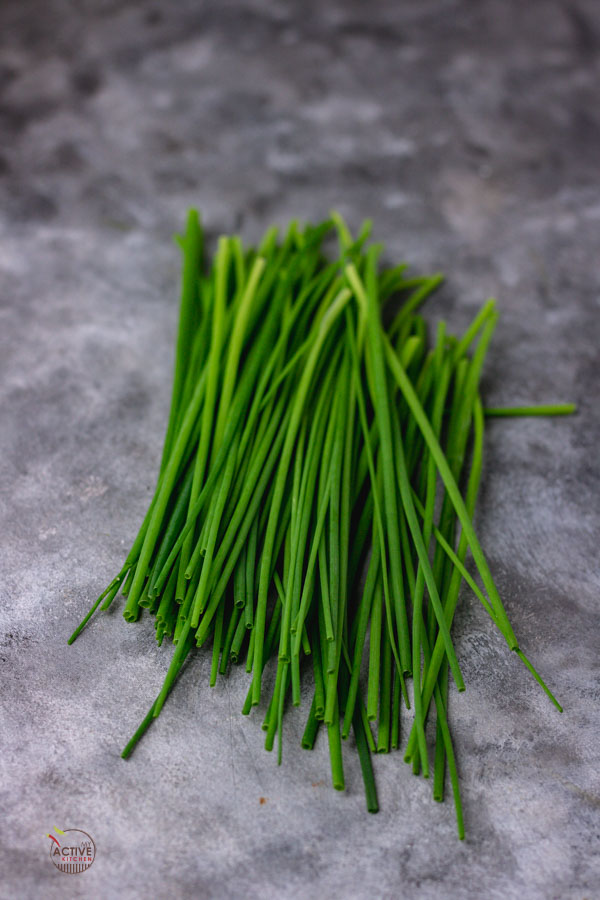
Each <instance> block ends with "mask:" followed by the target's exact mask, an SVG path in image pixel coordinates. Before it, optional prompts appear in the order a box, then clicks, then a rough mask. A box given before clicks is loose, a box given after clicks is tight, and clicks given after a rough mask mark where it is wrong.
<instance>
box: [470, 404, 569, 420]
mask: <svg viewBox="0 0 600 900" xmlns="http://www.w3.org/2000/svg"><path fill="white" fill-rule="evenodd" d="M576 412H577V404H576V403H550V404H543V403H540V404H538V405H535V406H486V407H484V410H483V414H484V416H487V417H499V416H509V417H511V416H517V417H518V416H571V415H573V413H576Z"/></svg>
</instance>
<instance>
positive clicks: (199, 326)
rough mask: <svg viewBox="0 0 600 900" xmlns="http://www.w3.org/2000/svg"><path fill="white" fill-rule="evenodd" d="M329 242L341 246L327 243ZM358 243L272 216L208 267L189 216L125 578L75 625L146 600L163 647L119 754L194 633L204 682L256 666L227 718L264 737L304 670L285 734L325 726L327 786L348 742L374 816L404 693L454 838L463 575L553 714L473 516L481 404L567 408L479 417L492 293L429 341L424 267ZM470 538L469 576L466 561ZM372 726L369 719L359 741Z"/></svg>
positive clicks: (419, 758)
mask: <svg viewBox="0 0 600 900" xmlns="http://www.w3.org/2000/svg"><path fill="white" fill-rule="evenodd" d="M332 234H335V235H337V238H338V243H339V253H338V257H337V259H335V260H330V259H328V257H327V255H326V252H325V250H324V244H325V243H326V242H327V241H328V239H329V238H330V237H331V235H332ZM369 235H370V223H368V222H367V223H365V224H364V225H363V227H362V228H361V230H360V232H359V234H358V236H357V237H356V238H353V237H352V235H351V234H350V232H349V230H348V228H347V226H346V224H345V223H344V221H343V220H342V219H341V217H340V216H339V215H338V214H336V213H334V214H332V216H331V218H330V219H328V220H327V221H325V222H323V223H321V224H319V225H317V226H310V225H309V226H305V227H301V226H300V224H299V223H298V222H296V221H293V222H292V223H291V224H290V225H289V227H288V229H287V231H286V232H285V234H284V235H283V237H281V238H280V236H279V233H278V231H277V230H276V229H274V228H271V229H269V230H268V231H267V233H266V234H265V235H264V237H263V239H262V241H261V242H260V244H259V246H258V247H256V248H247V247H244V245H243V244H242V241H241V240H240V239H239V238H238V237H222V238H220V240H219V242H218V247H217V250H216V253H215V255H214V258H213V259H212V260H211V261H210V263H209V262H208V261H207V260H206V258H205V248H204V240H203V233H202V229H201V225H200V221H199V217H198V214H197V213H196V211H194V210H191V211H190V213H189V215H188V220H187V228H186V232H185V235H184V236H183V237H181V238H179V243H180V246H181V249H182V251H183V278H182V294H181V310H180V319H179V331H178V338H177V350H176V362H175V375H174V380H173V393H172V401H171V412H170V416H169V422H168V426H167V432H166V436H165V442H164V449H163V454H162V460H161V465H160V471H159V475H158V480H157V485H156V490H155V492H154V496H153V498H152V502H151V503H150V506H149V508H148V512H147V514H146V516H145V518H144V521H143V522H142V525H141V528H140V530H139V533H138V535H137V537H136V539H135V541H134V543H133V546H132V548H131V550H130V552H129V554H128V556H127V559H126V560H125V563H124V565H123V567H122V569H121V571H120V572H119V573H118V575H117V576H116V577H115V578H114V579H113V580H112V581H111V583H110V584H109V585H108V587H107V588H106V590H105V591H104V592H103V593H102V594H101V595H100V597H99V598H98V600H97V601H96V603H95V604H94V605H93V607H92V609H91V610H90V612H89V613H88V614H87V615H86V617H85V618H84V620H83V621H82V623H81V624H80V625H79V626H78V628H77V629H76V630H75V632H74V633H73V635H72V636H71V638H70V639H69V643H71V642H72V641H73V640H75V638H76V637H77V636H78V634H79V633H80V631H81V630H82V629H83V627H84V626H85V624H86V623H87V621H88V620H89V618H90V617H91V616H92V615H93V613H94V611H95V610H96V609H97V607H98V606H100V608H101V609H107V608H108V607H109V606H110V605H111V603H112V602H113V601H114V600H115V598H116V596H117V595H118V594H119V592H120V593H121V594H122V595H123V597H124V598H126V599H125V606H124V610H123V615H124V618H125V619H126V621H128V622H135V621H137V620H138V619H139V618H140V616H141V615H142V613H143V610H147V611H148V613H149V614H150V615H151V616H153V617H154V623H155V628H156V638H157V641H158V643H159V645H160V644H162V642H163V640H164V639H165V637H166V638H167V639H168V640H170V641H172V642H173V644H174V646H175V651H174V653H173V657H172V660H171V664H170V666H169V670H168V673H167V676H166V679H165V682H164V685H163V687H162V689H161V691H160V693H159V694H158V696H157V698H156V700H155V701H154V703H153V704H152V706H151V708H150V710H149V712H148V714H147V716H146V718H145V719H144V721H143V722H142V723H141V725H140V726H139V728H138V729H137V731H136V732H135V734H134V735H133V737H132V738H131V740H130V741H129V743H128V744H127V746H126V747H125V749H124V751H123V754H122V755H123V756H124V757H127V756H129V754H130V753H131V752H132V750H133V748H134V746H135V745H136V743H137V742H138V741H139V739H140V738H141V737H142V735H143V734H144V732H145V731H146V730H147V728H148V727H149V725H150V724H151V723H152V721H153V720H154V719H155V718H156V717H157V716H158V715H159V714H160V711H161V709H162V706H163V704H164V702H165V699H166V697H167V695H168V693H169V691H170V690H171V688H172V687H173V685H174V683H175V680H176V678H177V675H178V673H179V671H180V669H181V667H182V665H183V663H184V661H185V659H186V658H187V656H188V655H189V654H190V653H191V652H193V650H194V648H197V647H202V646H203V645H205V644H206V645H207V646H210V647H211V654H212V665H211V676H210V684H211V686H212V685H214V684H215V683H216V679H217V677H218V675H219V674H221V675H224V674H226V673H227V671H228V667H229V666H230V665H231V664H234V665H235V664H241V663H244V662H245V668H246V671H247V672H248V673H249V675H251V681H250V685H249V690H248V694H247V697H246V701H245V703H244V706H243V710H242V711H243V713H244V714H248V713H249V712H250V710H251V708H252V707H253V706H257V705H258V704H259V703H261V702H263V673H264V670H265V667H266V666H267V665H268V664H269V663H270V661H271V660H272V663H271V665H273V667H274V669H275V678H274V687H273V689H272V692H271V695H270V697H268V698H265V699H264V705H265V708H266V712H265V715H264V720H263V728H264V730H265V732H266V737H265V744H266V747H267V749H269V750H270V749H272V748H273V747H274V745H275V740H276V739H277V754H278V761H279V762H281V759H282V719H283V716H284V714H285V713H286V711H287V710H288V709H289V706H290V700H291V706H292V707H295V706H300V705H301V690H300V685H301V679H302V678H306V679H309V680H310V681H311V683H312V701H311V705H310V709H309V711H308V717H307V720H306V728H305V731H304V735H303V738H302V746H303V747H305V748H307V749H311V748H312V747H313V746H314V743H315V740H316V738H317V734H318V732H319V730H320V729H321V727H323V729H324V731H325V732H326V739H327V741H328V744H329V753H330V760H331V779H332V783H333V786H334V787H335V788H336V789H338V790H343V789H344V766H343V753H342V744H343V741H345V740H346V739H347V738H348V737H349V735H350V733H351V732H352V733H353V734H354V738H355V743H356V749H357V751H358V755H359V759H360V765H361V770H362V774H363V779H364V784H365V794H366V803H367V809H368V810H369V811H370V812H376V811H377V809H378V800H377V793H376V788H375V780H374V774H373V768H372V762H371V754H372V753H374V752H383V753H387V752H389V751H390V750H391V749H397V748H398V747H399V745H400V738H401V723H400V719H401V706H402V704H403V703H404V704H405V705H406V707H407V708H408V707H409V694H408V690H407V679H408V678H410V677H411V678H412V683H413V684H412V694H413V698H414V699H413V706H414V711H413V720H412V727H411V730H410V733H409V735H408V739H407V743H406V750H405V759H406V760H407V761H408V762H410V763H411V765H412V767H413V771H414V772H415V773H418V772H422V774H423V775H424V776H425V777H428V776H429V774H430V762H431V761H430V759H429V752H428V746H427V742H426V737H425V727H426V722H427V720H428V718H429V717H430V716H433V715H435V729H436V739H435V750H434V754H433V795H434V798H435V799H436V800H442V799H443V797H444V781H445V777H446V773H448V775H449V778H450V783H451V788H452V793H453V798H454V802H455V807H456V816H457V826H458V833H459V836H460V837H463V835H464V827H463V817H462V807H461V801H460V793H459V786H458V775H457V765H456V757H455V752H454V747H453V743H452V738H451V735H450V730H449V725H448V696H449V688H450V681H451V680H452V681H454V684H455V686H456V687H457V689H458V691H464V690H465V684H464V681H463V677H462V674H461V670H460V665H459V661H458V659H457V656H456V653H455V649H454V646H453V642H452V636H451V630H452V622H453V618H454V614H455V611H456V607H457V603H458V599H459V593H460V587H461V585H462V583H463V580H464V581H466V583H467V585H468V586H469V588H470V589H471V590H472V592H473V593H474V595H475V596H476V597H477V599H478V600H479V601H480V602H481V604H482V605H483V607H484V609H485V611H486V613H487V614H488V615H489V617H490V618H491V620H492V622H493V623H494V625H495V626H496V627H497V628H498V630H499V631H500V633H501V634H502V636H503V637H504V639H505V640H506V643H507V644H508V647H509V648H510V649H511V650H513V651H514V652H515V653H517V654H518V656H519V657H520V659H521V660H522V661H523V663H524V664H525V665H526V666H527V668H528V669H529V670H530V671H531V673H532V675H533V677H534V678H535V679H536V680H537V681H538V683H539V684H540V685H541V687H542V688H543V690H544V691H545V692H546V693H547V695H548V697H549V698H550V699H551V701H552V702H553V703H554V704H555V706H556V707H557V708H558V709H559V710H560V708H561V707H560V706H559V704H558V702H557V701H556V699H555V698H554V696H553V695H552V693H551V692H550V690H549V688H548V687H547V686H546V684H545V683H544V681H543V680H542V678H541V677H540V675H539V674H538V673H537V671H536V670H535V669H534V667H533V665H532V664H531V662H530V661H529V660H528V659H527V657H526V656H525V654H524V653H523V651H522V650H521V648H520V646H519V644H518V641H517V638H516V636H515V634H514V632H513V629H512V627H511V624H510V622H509V619H508V616H507V614H506V611H505V609H504V606H503V604H502V601H501V599H500V595H499V593H498V590H497V588H496V586H495V583H494V580H493V577H492V574H491V572H490V568H489V566H488V564H487V561H486V557H485V555H484V552H483V550H482V548H481V546H480V544H479V541H478V539H477V536H476V533H475V530H474V528H473V514H474V509H475V503H476V499H477V492H478V488H479V483H480V478H481V468H482V452H483V436H484V422H485V416H486V415H490V416H492V415H493V416H503V415H511V416H518V415H561V414H566V413H570V412H573V411H574V407H573V406H570V405H558V406H542V407H507V408H502V409H487V410H486V409H484V407H483V404H482V399H481V396H480V376H481V371H482V367H483V363H484V360H485V356H486V352H487V349H488V345H489V342H490V339H491V337H492V334H493V331H494V328H495V326H496V321H497V318H498V313H497V310H496V306H495V303H494V301H491V300H490V301H488V302H487V303H486V304H485V305H484V306H483V308H482V309H481V311H480V312H479V313H478V315H477V316H476V317H475V319H474V320H473V322H472V323H471V325H470V326H469V328H467V330H466V332H465V334H464V335H463V336H462V337H460V338H457V337H454V336H452V335H450V334H448V333H447V330H446V326H445V324H444V323H443V322H442V323H440V325H439V326H438V329H437V334H436V336H435V340H434V341H433V342H432V344H431V345H430V344H429V342H428V334H427V326H426V323H425V321H424V319H423V318H422V316H421V315H420V314H419V313H418V309H419V307H420V305H421V304H422V303H423V301H424V300H425V299H426V298H427V296H428V295H429V294H431V293H432V291H433V290H434V289H435V288H436V287H437V286H438V284H439V283H440V281H441V276H439V275H434V276H429V277H417V278H415V277H408V276H407V274H406V266H405V265H404V264H402V265H398V266H395V267H393V268H389V267H388V268H386V267H383V266H382V265H380V263H379V256H380V253H381V249H382V248H381V247H380V246H379V245H372V246H370V247H367V242H368V240H369ZM469 551H470V553H471V556H472V561H473V564H474V568H475V570H476V573H477V575H478V576H479V581H477V580H476V578H474V577H473V576H472V575H471V573H470V572H469V571H468V569H467V568H466V563H467V553H468V552H469ZM374 732H375V733H374Z"/></svg>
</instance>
